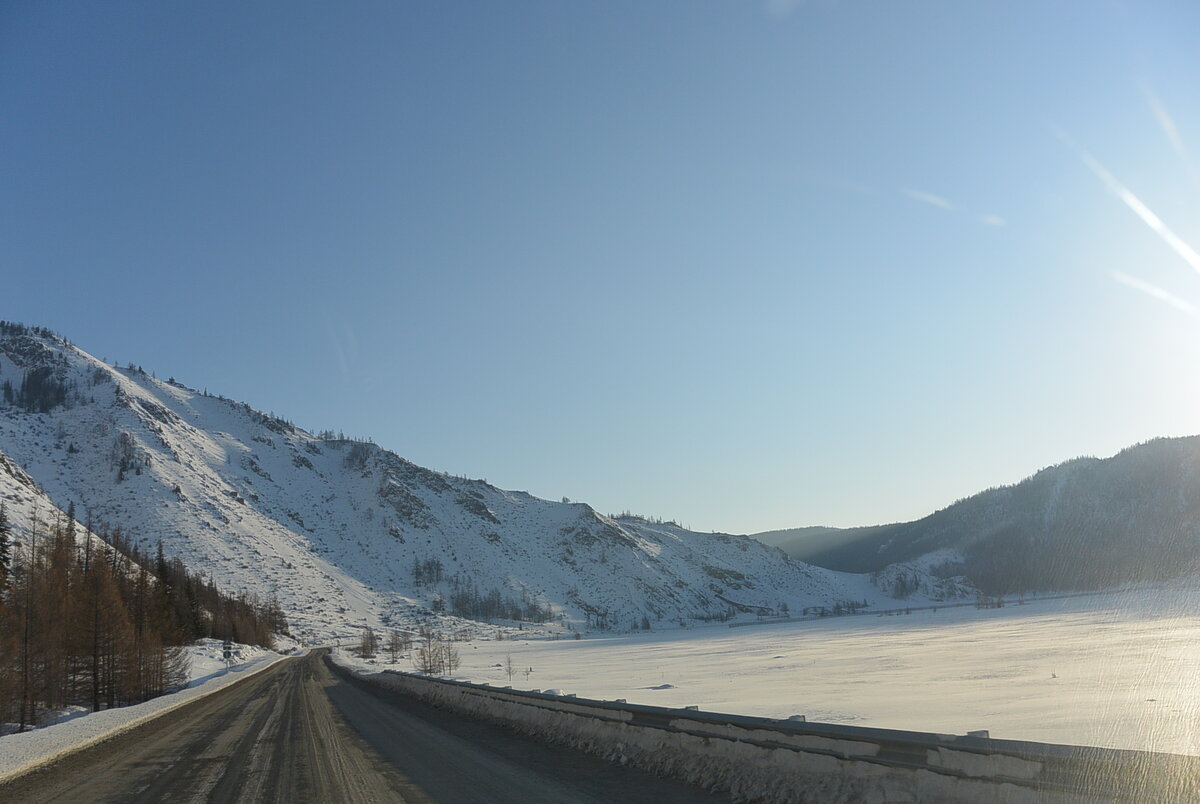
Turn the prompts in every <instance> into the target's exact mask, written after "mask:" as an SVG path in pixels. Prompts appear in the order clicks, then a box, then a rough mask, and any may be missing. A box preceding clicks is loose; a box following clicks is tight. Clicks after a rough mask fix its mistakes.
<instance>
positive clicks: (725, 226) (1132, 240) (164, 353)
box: [0, 0, 1200, 532]
mask: <svg viewBox="0 0 1200 804" xmlns="http://www.w3.org/2000/svg"><path fill="white" fill-rule="evenodd" d="M1198 32H1200V6H1198V5H1197V4H1194V3H1191V2H1178V3H1170V2H1153V3H1151V2H1147V3H1132V2H1131V3H1117V2H1059V3H1043V2H987V1H986V0H980V1H979V2H970V3H962V2H957V1H954V2H950V1H947V2H912V3H892V2H853V0H845V1H844V2H833V1H832V0H825V1H820V0H811V2H786V1H782V0H780V1H776V2H732V1H730V2H702V1H697V2H651V3H647V2H628V3H621V2H605V3H575V2H571V3H562V2H546V3H536V2H523V3H519V4H500V3H484V2H480V3H450V2H447V3H415V2H414V3H365V2H363V3H338V4H334V3H308V4H305V3H289V4H286V5H284V4H268V3H186V2H180V3H162V4H150V3H123V4H122V3H104V4H84V3H78V4H77V3H51V2H28V3H6V4H4V5H3V6H2V7H0V109H3V110H4V112H3V122H0V288H2V291H0V318H6V319H9V320H17V321H23V322H26V323H30V324H39V325H43V326H48V327H50V328H52V329H54V330H56V331H58V332H60V333H62V334H63V335H65V336H66V337H68V338H70V339H71V340H72V341H74V342H75V343H77V344H78V345H80V346H81V347H83V348H84V349H86V350H88V351H90V352H92V353H93V354H95V355H96V356H98V357H106V358H108V359H109V360H110V361H114V360H115V361H120V362H121V363H125V362H130V361H132V362H134V363H137V364H140V365H142V366H144V367H145V368H146V369H147V370H153V371H155V372H157V373H158V374H159V376H167V375H172V376H174V377H175V378H177V379H178V380H180V381H182V382H185V383H187V384H189V385H192V386H194V387H198V388H208V389H210V390H212V391H213V392H219V393H223V394H224V395H226V396H230V397H233V398H236V399H240V400H245V401H247V402H249V403H250V404H252V405H254V406H255V407H258V408H261V409H263V410H267V411H274V412H275V413H277V414H279V415H282V416H285V417H287V418H289V419H291V420H292V421H294V422H296V423H297V424H299V425H301V426H303V427H306V428H309V429H312V430H317V429H323V428H332V429H334V430H343V431H345V432H346V433H348V434H353V435H359V436H370V437H372V438H374V439H375V440H376V441H377V442H378V443H380V444H381V445H383V446H385V447H388V448H391V449H393V450H395V451H397V452H399V453H400V454H401V455H404V456H405V457H408V458H410V459H411V460H414V461H416V462H418V463H420V464H423V465H426V466H430V467H432V468H436V469H442V470H446V471H450V472H453V473H456V474H466V475H469V476H472V477H485V478H487V479H488V480H489V481H491V482H493V483H495V484H497V485H500V486H502V487H506V488H517V489H524V490H528V491H531V492H533V493H534V494H538V495H540V496H544V497H548V498H552V499H557V498H558V497H561V496H569V497H571V498H572V499H579V500H585V501H588V502H591V503H592V504H593V505H595V506H596V507H597V508H599V509H600V510H603V511H620V510H624V509H629V510H633V511H635V512H639V513H644V514H649V515H656V516H663V517H668V518H676V519H678V520H680V521H682V522H683V523H685V524H687V525H689V526H691V527H693V528H695V529H698V530H713V529H715V530H726V531H733V532H754V531H758V530H766V529H770V528H782V527H794V526H801V525H809V524H831V525H856V524H870V523H875V522H883V521H894V520H900V519H911V518H916V517H919V516H922V515H924V514H926V513H929V512H930V511H932V510H934V509H935V508H939V507H942V506H944V505H946V504H948V503H950V502H952V501H953V500H955V499H956V498H959V497H962V496H966V495H969V494H971V493H973V492H975V491H978V490H981V489H983V488H985V487H988V486H991V485H996V484H1001V483H1010V482H1015V481H1017V480H1019V479H1021V478H1022V477H1024V476H1026V475H1028V474H1030V473H1032V472H1033V471H1035V470H1037V469H1038V468H1041V467H1042V466H1045V465H1048V464H1051V463H1056V462H1058V461H1061V460H1064V459H1067V458H1070V457H1074V456H1077V455H1084V454H1092V455H1108V454H1111V453H1113V452H1115V451H1116V450H1118V449H1120V448H1122V447H1124V446H1127V445H1130V444H1132V443H1135V442H1138V441H1141V440H1144V439H1147V438H1151V437H1154V436H1159V435H1184V434H1193V433H1197V432H1200V404H1198V403H1200V377H1198V375H1197V372H1196V371H1195V367H1196V366H1197V365H1198V362H1197V358H1198V357H1200V312H1198V310H1200V273H1198V271H1200V264H1197V263H1200V259H1193V257H1195V252H1194V251H1192V249H1195V248H1200V214H1198V213H1200V106H1198V105H1197V104H1196V102H1195V86H1196V83H1197V79H1198V78H1200V54H1198V52H1197V49H1196V48H1195V47H1194V44H1195V40H1196V35H1197V33H1198ZM1189 252H1190V255H1189Z"/></svg>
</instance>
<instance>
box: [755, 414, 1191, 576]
mask: <svg viewBox="0 0 1200 804" xmlns="http://www.w3.org/2000/svg"><path fill="white" fill-rule="evenodd" d="M756 538H761V539H762V540H763V541H766V542H767V543H769V544H774V545H777V546H779V547H781V548H782V549H784V550H785V552H787V553H788V554H789V555H791V556H793V557H797V558H802V559H803V560H804V561H808V562H811V563H814V564H817V565H818V566H823V567H827V568H830V569H837V570H842V571H849V572H873V571H876V570H880V569H883V568H884V567H886V566H887V565H889V564H894V563H899V562H907V561H913V560H916V559H918V558H920V557H921V556H925V555H927V554H929V553H932V552H934V551H937V550H949V551H953V552H955V553H957V554H958V555H959V556H960V557H961V562H960V563H956V564H954V565H948V566H946V567H945V568H944V570H943V571H944V572H945V573H947V574H964V575H966V576H967V577H969V578H970V579H971V580H972V581H973V582H974V583H975V584H976V585H978V586H979V587H980V589H982V590H983V591H985V592H988V593H991V594H1001V593H1022V592H1030V591H1037V590H1060V589H1096V588H1103V587H1107V586H1113V585H1117V584H1123V583H1130V582H1137V581H1146V580H1160V579H1165V578H1170V577H1175V576H1178V575H1183V574H1188V573H1192V572H1195V571H1196V570H1197V569H1198V568H1200V437H1197V436H1191V437H1187V438H1169V439H1168V438H1163V439H1156V440H1153V441H1149V442H1146V443H1144V444H1139V445H1137V446H1134V447H1129V448H1128V449H1125V450H1123V451H1122V452H1120V453H1119V454H1117V455H1115V456H1113V457H1111V458H1107V459H1103V460H1100V459H1096V458H1078V459H1075V460H1071V461H1067V462H1065V463H1062V464H1058V465H1057V466H1052V467H1049V468H1047V469H1043V470H1042V471H1040V472H1038V473H1037V474H1035V475H1033V476H1032V477H1029V478H1027V479H1026V480H1023V481H1021V482H1020V483H1017V484H1015V485H1012V486H1005V487H1002V488H995V489H989V490H987V491H984V492H981V493H980V494H976V495H974V496H973V497H969V498H967V499H965V500H961V501H959V502H957V503H955V504H954V505H951V506H949V507H947V508H944V509H942V510H940V511H937V512H936V513H933V514H930V515H929V516H927V517H925V518H923V519H919V520H917V521H915V522H903V523H897V524H892V525H880V526H876V527H869V528H853V529H846V530H838V529H835V528H800V529H796V530H794V531H774V532H772V533H770V534H760V535H759V536H758V537H756Z"/></svg>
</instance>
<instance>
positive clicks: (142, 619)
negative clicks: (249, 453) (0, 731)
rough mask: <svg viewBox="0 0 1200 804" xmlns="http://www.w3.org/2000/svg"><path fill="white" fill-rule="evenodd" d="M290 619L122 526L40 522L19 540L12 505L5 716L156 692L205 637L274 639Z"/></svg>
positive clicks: (2, 562)
mask: <svg viewBox="0 0 1200 804" xmlns="http://www.w3.org/2000/svg"><path fill="white" fill-rule="evenodd" d="M286 630H287V624H286V620H285V619H284V617H283V613H282V611H281V609H280V607H279V605H278V603H276V602H275V601H271V602H269V603H263V602H261V601H259V600H258V599H257V598H255V597H253V596H246V595H238V596H231V595H228V594H225V593H223V592H221V591H220V590H219V589H217V587H216V586H215V584H214V583H213V582H212V579H204V578H202V577H201V576H199V575H197V574H194V573H192V572H190V571H189V570H188V569H187V568H186V567H185V566H184V564H183V562H182V561H180V560H179V559H172V560H167V558H166V557H165V556H164V555H163V550H162V544H161V542H160V543H159V546H158V551H157V555H156V556H150V555H148V554H146V553H145V552H143V551H142V550H141V549H140V548H139V547H138V546H137V545H136V544H135V543H133V542H132V541H131V540H130V539H129V538H128V536H127V535H126V534H125V533H123V532H122V531H121V530H120V529H119V528H117V529H114V530H112V531H110V532H104V533H97V532H95V531H94V530H93V528H92V525H91V523H90V522H88V523H87V525H86V526H85V527H84V528H83V530H82V532H80V531H79V530H78V529H77V526H76V522H75V518H74V506H73V505H72V506H71V508H70V509H69V511H68V514H67V516H66V517H63V516H62V515H61V514H58V515H57V516H56V517H55V519H54V521H53V522H52V523H43V522H41V521H39V517H38V513H37V510H36V509H35V510H34V513H33V517H32V522H31V527H30V530H29V536H28V537H27V539H26V540H25V542H24V543H18V542H16V541H15V540H14V539H13V533H12V523H11V522H10V521H9V517H8V512H7V510H6V508H5V506H4V504H3V502H0V724H3V723H15V724H16V727H17V728H18V729H19V730H24V729H26V728H28V727H30V726H33V725H36V724H37V722H38V718H39V716H40V715H41V714H43V713H44V712H46V711H51V710H57V709H62V708H63V707H65V706H70V705H79V706H86V707H88V708H90V709H91V710H92V711H97V710H100V709H108V708H112V707H114V706H122V705H126V704H131V703H137V702H140V701H144V700H147V699H149V698H153V697H155V696H156V695H160V694H162V693H163V692H165V691H166V690H167V689H169V688H170V687H172V686H174V685H177V684H179V683H180V682H182V681H184V680H185V679H186V669H187V668H186V666H185V656H184V654H183V651H182V648H181V646H182V645H185V644H187V643H189V642H193V641H195V640H197V639H201V638H204V637H212V638H215V639H230V640H233V641H235V642H241V643H248V644H255V645H261V646H263V647H268V648H269V647H270V646H271V635H272V633H273V632H274V633H286Z"/></svg>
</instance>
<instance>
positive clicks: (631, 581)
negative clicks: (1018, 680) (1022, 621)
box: [0, 325, 882, 637]
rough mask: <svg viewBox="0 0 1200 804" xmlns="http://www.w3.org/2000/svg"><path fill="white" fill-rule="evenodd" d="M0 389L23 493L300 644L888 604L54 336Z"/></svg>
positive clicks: (730, 548)
mask: <svg viewBox="0 0 1200 804" xmlns="http://www.w3.org/2000/svg"><path fill="white" fill-rule="evenodd" d="M30 377H35V378H36V379H37V382H36V383H32V384H31V382H30ZM0 386H3V387H4V388H5V391H6V393H5V396H4V399H3V403H2V404H0V451H2V452H3V453H4V454H5V455H7V456H8V459H10V463H11V465H12V467H13V470H14V471H13V476H17V475H19V474H20V473H21V472H27V473H28V476H29V477H30V478H32V479H33V480H35V481H36V482H37V483H38V484H39V485H40V486H41V487H42V488H43V489H44V490H45V493H46V495H48V497H49V498H50V499H51V500H53V501H54V502H55V503H57V504H58V505H59V506H60V507H65V506H66V505H67V503H68V502H71V501H73V502H75V503H76V505H77V507H78V510H79V511H80V512H81V516H82V515H83V512H86V513H87V514H88V515H90V516H91V517H92V519H93V521H94V522H95V523H96V524H97V525H101V524H103V525H105V526H107V527H115V526H119V527H121V528H122V529H124V530H126V531H128V532H129V533H130V534H131V535H132V536H133V537H134V538H135V539H142V540H146V541H147V542H153V541H154V540H157V539H159V538H161V539H162V540H163V542H164V546H165V548H166V551H167V553H168V554H169V555H176V556H179V557H180V558H182V559H183V560H184V561H185V563H187V564H188V565H189V566H192V567H195V568H196V569H203V570H204V571H206V572H208V573H209V574H210V575H211V576H212V577H213V579H214V580H215V581H216V583H217V584H218V585H219V586H221V587H223V588H226V589H230V590H246V591H250V592H254V593H257V594H259V595H260V596H262V597H268V596H271V595H275V596H277V597H278V599H279V601H280V603H281V605H282V606H283V608H284V610H285V611H286V612H287V613H288V615H289V618H290V620H291V622H292V624H293V626H294V627H295V629H297V633H299V634H300V635H303V636H307V637H313V636H317V635H321V636H325V637H329V636H332V635H337V634H345V633H347V631H348V629H350V628H353V627H355V626H361V625H371V626H379V625H381V624H385V623H394V624H403V623H410V622H413V621H414V620H415V619H418V618H428V617H438V616H445V615H443V613H442V611H443V610H444V612H445V614H449V613H450V612H452V611H453V610H455V609H456V608H458V609H459V611H460V613H465V614H466V615H467V616H475V614H474V613H472V612H474V611H475V610H474V609H471V608H470V606H469V605H468V606H466V609H464V607H463V606H462V605H460V604H461V603H462V601H463V600H468V601H475V602H478V601H479V600H490V602H491V603H493V604H499V605H500V607H501V609H502V610H503V612H504V613H506V614H507V613H512V611H513V609H515V608H521V609H523V610H525V611H530V610H536V611H540V612H542V614H543V615H545V614H547V613H548V614H549V615H551V617H550V623H549V625H550V626H553V627H555V628H563V627H569V628H574V629H581V630H582V629H586V628H601V629H629V628H636V627H638V626H640V625H642V624H644V623H649V624H652V625H654V626H656V627H657V626H661V625H668V626H670V625H677V624H684V623H689V622H692V621H696V620H713V619H719V618H725V617H729V616H731V615H736V614H740V615H754V614H770V613H774V612H777V611H779V610H780V609H782V607H783V606H784V605H786V606H787V607H788V608H789V609H791V610H797V611H798V610H800V609H801V608H803V607H805V606H810V605H827V606H828V605H831V604H833V603H835V602H836V601H838V600H842V599H854V600H860V599H863V598H868V599H871V600H878V599H880V598H881V597H882V593H881V592H879V590H878V589H876V588H875V587H874V586H872V585H871V584H870V582H869V581H868V580H867V579H866V578H865V577H864V576H852V575H846V574H843V573H837V572H832V571H829V570H824V569H820V568H817V567H813V566H810V565H808V564H804V563H802V562H797V561H790V560H788V559H787V558H786V557H785V556H784V555H783V553H782V552H781V551H779V550H777V549H774V548H768V547H765V546H764V545H762V544H760V543H758V542H756V541H753V540H751V539H749V538H746V537H743V536H730V535H726V534H704V533H696V532H692V531H688V530H685V529H683V528H680V527H678V526H676V525H674V524H672V523H656V522H650V521H646V520H643V519H639V518H636V517H620V518H616V519H614V518H611V517H607V516H604V515H602V514H600V513H598V512H597V511H595V510H593V509H592V508H591V507H590V506H588V505H586V504H582V503H558V502H550V501H547V500H542V499H539V498H536V497H533V496H531V495H529V494H527V493H524V492H513V491H504V490H501V489H497V488H495V487H493V486H491V485H489V484H488V483H486V482H483V481H480V480H468V479H465V478H459V477H453V476H449V475H445V474H442V473H438V472H433V471H430V470H428V469H424V468H422V467H419V466H416V465H415V464H412V463H411V462H409V461H406V460H404V459H403V458H400V457H399V456H397V455H395V454H393V453H391V452H388V451H387V450H384V449H382V448H380V447H378V446H376V445H374V444H371V443H365V442H359V441H349V440H345V439H334V438H323V437H319V436H316V435H314V434H312V433H308V432H306V431H304V430H301V429H299V428H296V427H294V426H293V425H291V424H289V423H288V422H286V421H283V420H281V419H278V418H274V417H272V416H267V415H265V414H263V413H260V412H258V411H256V410H254V409H252V408H250V407H249V406H247V405H244V404H241V403H237V402H233V401H231V400H227V399H224V398H221V397H214V396H209V395H207V394H206V393H201V392H199V391H196V390H194V389H191V388H187V387H185V386H183V385H181V384H179V383H176V382H174V381H171V380H168V381H163V380H159V379H156V378H155V377H153V376H151V375H149V374H147V373H145V372H144V371H142V370H141V369H139V368H136V367H133V366H129V367H127V368H125V369H119V368H116V367H113V366H110V365H107V364H106V363H104V362H103V361H100V360H97V359H96V358H94V357H92V356H91V355H89V354H87V353H86V352H83V351H82V350H80V349H78V348H76V347H75V346H73V345H72V344H70V343H68V342H67V341H65V340H63V339H61V338H58V337H57V336H55V335H53V334H51V333H48V332H46V331H45V330H36V331H35V330H29V329H26V328H18V329H16V330H14V328H13V327H12V326H11V325H9V326H8V327H7V329H5V330H3V332H2V333H0ZM51 403H53V404H51ZM489 596H490V597H489ZM493 608H495V607H494V606H493ZM490 616H491V617H492V618H493V619H495V618H496V617H495V614H494V612H493V613H490ZM500 619H502V620H503V619H504V618H503V617H501V618H500ZM534 619H538V618H537V617H535V618H534ZM507 622H508V623H509V624H510V625H512V624H513V623H512V621H511V620H507Z"/></svg>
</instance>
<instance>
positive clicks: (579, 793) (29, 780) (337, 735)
mask: <svg viewBox="0 0 1200 804" xmlns="http://www.w3.org/2000/svg"><path fill="white" fill-rule="evenodd" d="M728 800H729V799H728V798H727V797H725V796H719V795H715V794H710V793H706V792H704V791H702V790H699V789H696V788H692V787H689V786H687V785H683V784H680V783H677V782H673V781H668V780H664V779H658V778H656V777H654V776H652V775H650V774H647V773H644V772H642V771H639V770H636V769H631V768H623V767H619V766H617V765H613V764H611V763H608V762H605V761H603V760H600V759H597V758H595V757H591V756H588V755H585V754H582V753H579V752H576V751H572V750H569V749H565V748H559V747H557V746H550V745H545V744H543V743H540V742H537V741H535V740H532V739H529V738H526V737H522V736H520V735H516V734H513V733H511V732H509V731H507V730H505V729H503V728H500V727H497V726H492V725H489V724H485V723H480V722H476V721H472V720H469V719H466V718H461V717H458V716H456V715H452V714H449V713H447V712H443V711H441V710H438V709H434V708H432V707H430V706H427V705H425V704H422V703H420V702H417V701H414V700H411V699H407V698H404V697H403V696H399V695H397V694H395V693H390V692H387V691H381V690H378V689H376V688H374V687H369V686H367V685H364V684H362V683H354V682H353V681H352V680H347V679H346V678H343V677H342V676H341V675H340V674H334V673H331V672H330V670H329V668H327V667H326V666H325V664H324V662H323V661H322V659H321V655H320V652H317V651H314V652H312V653H310V654H309V655H307V656H305V657H302V658H298V659H289V660H287V661H283V662H280V663H279V664H277V665H275V666H274V667H272V668H269V669H267V670H264V671H263V672H261V673H259V674H257V675H255V676H252V677H251V678H248V679H247V680H245V681H242V682H239V683H237V684H234V685H232V686H230V687H226V688H225V689H223V690H220V691H219V692H216V693H213V694H212V695H209V696H207V697H205V698H201V699H199V700H198V701H196V702H195V703H192V704H189V705H187V706H184V707H181V708H180V709H177V710H175V711H173V712H170V713H168V714H166V715H164V716H162V717H160V718H156V719H155V720H153V721H151V722H150V723H147V724H146V725H144V726H141V727H139V728H137V729H134V730H132V731H130V732H127V733H125V734H123V735H121V736H120V737H117V738H114V739H112V740H109V741H107V742H105V743H103V744H101V745H98V746H95V747H93V748H89V749H87V750H85V751H80V752H77V753H75V754H71V755H69V756H67V757H65V758H64V759H62V760H60V761H59V762H56V763H54V764H53V765H50V766H47V767H45V768H42V769H40V770H38V771H36V772H34V773H31V774H26V775H25V776H22V777H20V778H18V779H16V780H14V781H12V782H10V783H9V784H7V785H0V801H2V802H5V804H18V803H19V802H30V803H31V804H32V802H39V804H40V803H41V802H64V804H65V803H66V802H70V804H79V803H81V802H89V803H90V802H172V803H173V804H191V803H193V802H195V803H196V804H199V802H280V803H281V804H282V803H283V802H288V804H291V803H292V802H314V804H315V803H316V802H321V803H322V804H324V803H325V802H408V804H426V802H448V803H454V804H457V803H458V802H463V804H469V803H470V802H480V804H484V802H486V803H487V804H492V802H622V803H623V804H634V803H636V802H648V803H649V802H653V803H654V804H675V803H678V804H684V803H685V802H687V803H688V804H691V802H697V804H700V803H702V802H718V801H728Z"/></svg>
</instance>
